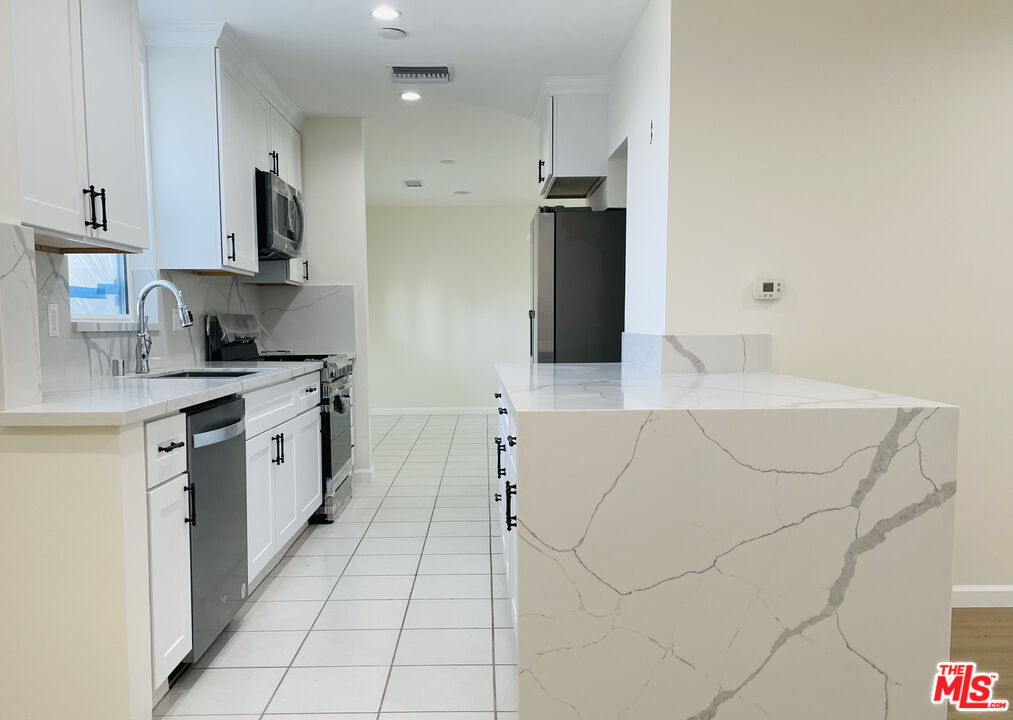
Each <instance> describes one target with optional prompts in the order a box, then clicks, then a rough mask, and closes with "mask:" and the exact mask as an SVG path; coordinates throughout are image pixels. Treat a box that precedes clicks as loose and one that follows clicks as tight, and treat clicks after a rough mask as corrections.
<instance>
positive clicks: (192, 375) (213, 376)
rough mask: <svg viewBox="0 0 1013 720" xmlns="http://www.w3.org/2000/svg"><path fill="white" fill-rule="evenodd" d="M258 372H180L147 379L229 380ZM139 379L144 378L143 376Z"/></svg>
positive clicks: (151, 376) (152, 376) (150, 376)
mask: <svg viewBox="0 0 1013 720" xmlns="http://www.w3.org/2000/svg"><path fill="white" fill-rule="evenodd" d="M256 372H257V371H256V370H181V371H179V372H170V373H165V374H164V375H149V376H148V378H147V379H150V380H192V379H204V380H208V379H210V380H219V379H223V380H227V379H229V378H240V377H246V376H247V375H253V374H254V373H256ZM138 377H141V378H143V377H144V376H143V375H139V376H138Z"/></svg>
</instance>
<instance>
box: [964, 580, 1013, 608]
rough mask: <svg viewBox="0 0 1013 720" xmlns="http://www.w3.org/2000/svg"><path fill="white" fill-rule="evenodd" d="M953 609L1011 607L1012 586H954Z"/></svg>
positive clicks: (1012, 601) (1012, 597) (1012, 604)
mask: <svg viewBox="0 0 1013 720" xmlns="http://www.w3.org/2000/svg"><path fill="white" fill-rule="evenodd" d="M952 604H953V607H955V608H1006V607H1013V585H954V586H953V600H952Z"/></svg>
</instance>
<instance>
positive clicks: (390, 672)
mask: <svg viewBox="0 0 1013 720" xmlns="http://www.w3.org/2000/svg"><path fill="white" fill-rule="evenodd" d="M432 419H433V416H432V415H430V416H429V417H427V418H426V422H425V424H424V425H423V426H422V430H421V432H420V433H419V437H422V435H423V434H424V433H425V431H426V427H427V426H428V425H429V422H430V420H432ZM458 422H460V417H458V418H457V419H456V420H455V421H454V432H453V433H451V435H450V443H449V444H448V446H447V457H446V459H445V460H444V461H443V472H442V473H440V482H439V483H437V485H436V495H435V497H434V498H433V509H432V511H431V512H430V513H429V525H427V526H426V536H425V538H423V539H422V552H420V553H419V562H418V564H417V565H416V566H415V576H414V577H413V578H412V586H411V588H410V589H409V591H408V602H406V603H405V608H404V615H403V616H402V617H401V628H400V629H399V630H398V633H397V640H396V641H395V642H394V654H393V655H391V657H390V667H389V668H388V669H387V679H386V680H385V681H384V683H383V692H382V693H380V704H379V706H378V707H377V708H376V720H380V714H381V713H382V712H383V703H384V701H385V700H386V699H387V689H388V688H389V687H390V676H391V675H393V674H394V661H395V660H396V659H397V651H398V648H399V647H400V646H401V636H402V635H403V634H404V626H405V622H407V620H408V610H409V608H411V605H412V596H413V595H414V594H415V583H416V582H418V579H419V570H420V569H421V568H422V558H423V557H424V556H425V553H426V543H427V542H429V530H430V529H431V528H432V526H433V518H434V517H435V516H436V503H437V501H438V500H439V497H440V490H441V489H442V488H443V473H446V471H447V464H448V463H449V462H450V452H451V450H452V449H453V447H454V436H455V435H457V424H458ZM415 444H418V440H416V442H415ZM414 448H415V445H412V449H414ZM409 455H411V452H410V451H409ZM405 462H406V463H407V459H406V460H405ZM402 469H403V466H402ZM398 474H400V471H398ZM396 481H397V476H395V478H394V482H396ZM394 482H392V483H391V487H393V486H394Z"/></svg>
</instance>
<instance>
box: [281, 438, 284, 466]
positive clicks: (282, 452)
mask: <svg viewBox="0 0 1013 720" xmlns="http://www.w3.org/2000/svg"><path fill="white" fill-rule="evenodd" d="M281 461H282V463H284V462H285V433H282V434H281Z"/></svg>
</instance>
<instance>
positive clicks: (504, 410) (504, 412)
mask: <svg viewBox="0 0 1013 720" xmlns="http://www.w3.org/2000/svg"><path fill="white" fill-rule="evenodd" d="M499 414H500V415H506V414H507V409H506V408H500V409H499Z"/></svg>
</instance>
